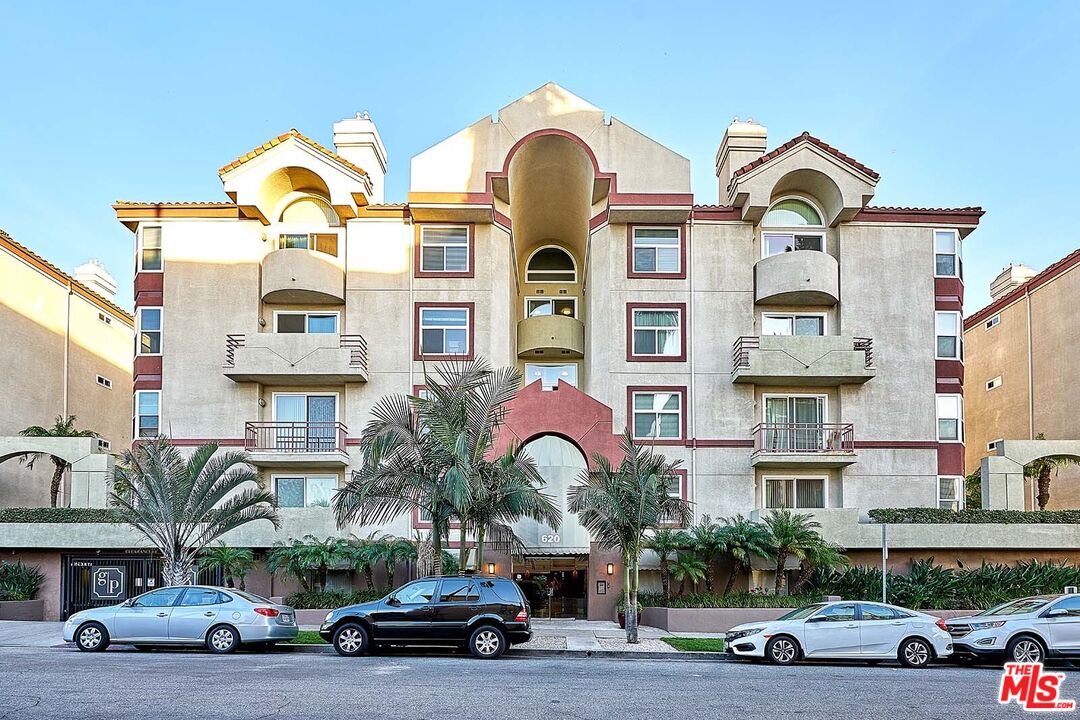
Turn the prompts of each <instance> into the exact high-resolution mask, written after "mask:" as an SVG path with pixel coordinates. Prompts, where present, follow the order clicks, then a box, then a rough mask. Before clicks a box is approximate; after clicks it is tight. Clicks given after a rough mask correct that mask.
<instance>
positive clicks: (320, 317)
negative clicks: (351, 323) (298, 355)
mask: <svg viewBox="0 0 1080 720" xmlns="http://www.w3.org/2000/svg"><path fill="white" fill-rule="evenodd" d="M337 331H338V314H337V313H336V312H285V311H278V312H275V313H274V332H276V333H306V334H310V335H316V334H334V333H336V332H337Z"/></svg>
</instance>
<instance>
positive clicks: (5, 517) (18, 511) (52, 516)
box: [0, 507, 124, 523]
mask: <svg viewBox="0 0 1080 720" xmlns="http://www.w3.org/2000/svg"><path fill="white" fill-rule="evenodd" d="M121 522H124V519H123V518H122V517H120V514H119V513H118V512H116V511H115V510H110V509H108V508H54V507H32V508H0V523H121Z"/></svg>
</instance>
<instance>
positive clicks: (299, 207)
mask: <svg viewBox="0 0 1080 720" xmlns="http://www.w3.org/2000/svg"><path fill="white" fill-rule="evenodd" d="M281 222H283V223H295V224H297V225H340V224H341V220H340V219H339V218H338V214H337V212H335V211H334V208H332V207H330V203H328V202H326V200H323V199H322V198H320V197H314V196H308V197H302V198H299V199H298V200H294V201H293V202H292V203H290V204H289V206H288V207H287V208H285V209H284V210H283V211H282V213H281Z"/></svg>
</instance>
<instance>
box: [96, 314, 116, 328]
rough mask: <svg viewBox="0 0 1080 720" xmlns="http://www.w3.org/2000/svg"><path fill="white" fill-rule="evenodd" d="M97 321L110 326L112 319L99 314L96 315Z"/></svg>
mask: <svg viewBox="0 0 1080 720" xmlns="http://www.w3.org/2000/svg"><path fill="white" fill-rule="evenodd" d="M97 319H98V320H99V321H101V322H103V323H105V324H106V325H112V318H111V317H109V316H108V315H106V314H105V313H102V312H99V313H98V314H97Z"/></svg>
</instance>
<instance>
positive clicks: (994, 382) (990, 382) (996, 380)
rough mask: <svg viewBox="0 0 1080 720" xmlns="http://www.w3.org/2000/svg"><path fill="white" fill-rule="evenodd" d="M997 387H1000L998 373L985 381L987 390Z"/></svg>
mask: <svg viewBox="0 0 1080 720" xmlns="http://www.w3.org/2000/svg"><path fill="white" fill-rule="evenodd" d="M999 387H1001V376H1000V375H998V376H997V377H996V378H993V379H991V380H987V381H986V389H987V390H993V389H994V388H999Z"/></svg>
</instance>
